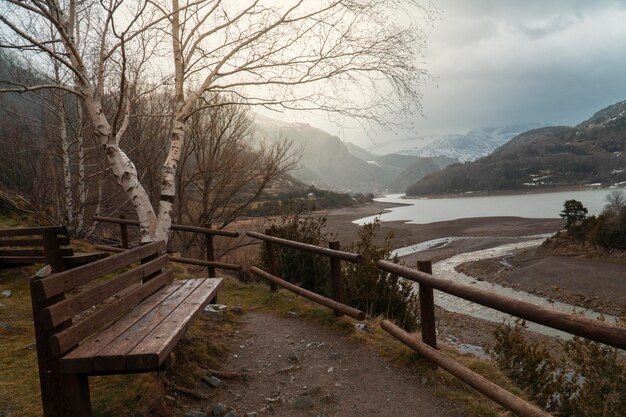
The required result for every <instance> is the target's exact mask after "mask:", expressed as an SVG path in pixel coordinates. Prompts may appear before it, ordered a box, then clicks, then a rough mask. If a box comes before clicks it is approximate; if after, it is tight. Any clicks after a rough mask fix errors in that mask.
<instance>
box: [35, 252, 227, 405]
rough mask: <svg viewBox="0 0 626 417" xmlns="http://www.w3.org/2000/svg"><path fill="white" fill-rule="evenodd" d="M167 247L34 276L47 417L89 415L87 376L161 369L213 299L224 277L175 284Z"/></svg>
mask: <svg viewBox="0 0 626 417" xmlns="http://www.w3.org/2000/svg"><path fill="white" fill-rule="evenodd" d="M165 246H166V245H165V243H164V242H162V241H160V242H154V243H150V244H147V245H143V246H139V247H137V248H135V249H131V250H128V251H125V252H123V253H119V254H116V255H113V256H111V257H109V258H107V259H102V260H99V261H96V262H93V263H90V264H87V265H83V266H80V267H78V268H75V269H72V270H68V271H64V272H55V273H50V271H49V268H48V269H47V270H46V268H44V269H42V270H41V271H39V272H38V273H37V274H36V276H35V277H33V279H32V280H31V297H32V304H33V317H34V320H35V333H36V340H37V354H38V360H39V375H40V383H41V393H42V402H43V409H44V416H46V417H60V416H68V417H69V416H72V417H82V416H91V404H90V399H89V383H88V376H90V375H109V374H124V373H137V372H152V371H157V370H159V369H162V365H163V364H164V361H165V360H166V358H167V357H168V355H169V354H170V353H171V352H172V349H173V348H174V346H175V345H176V343H177V342H178V340H179V339H180V338H181V337H182V335H183V334H184V332H185V330H186V329H187V328H188V326H189V325H190V323H191V321H192V320H193V318H194V317H196V316H197V314H198V313H199V312H201V311H202V309H203V308H204V307H205V305H206V304H208V303H209V302H210V301H211V300H212V299H213V298H215V297H216V295H217V291H218V289H219V288H220V287H221V285H222V280H221V279H220V278H202V279H189V280H183V281H178V280H177V281H174V280H173V278H172V275H173V274H172V271H171V270H164V268H166V267H167V266H168V263H169V256H168V255H167V254H163V251H164V250H165ZM116 271H118V273H117V275H113V274H112V273H113V272H116ZM112 400H114V399H112Z"/></svg>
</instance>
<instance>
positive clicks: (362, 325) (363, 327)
mask: <svg viewBox="0 0 626 417" xmlns="http://www.w3.org/2000/svg"><path fill="white" fill-rule="evenodd" d="M356 328H357V330H361V331H363V332H369V331H370V329H369V327H367V323H357V324H356Z"/></svg>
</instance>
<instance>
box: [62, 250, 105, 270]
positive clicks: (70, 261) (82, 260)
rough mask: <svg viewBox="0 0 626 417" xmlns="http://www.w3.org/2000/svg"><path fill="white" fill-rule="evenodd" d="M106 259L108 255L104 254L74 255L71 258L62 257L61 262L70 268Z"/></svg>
mask: <svg viewBox="0 0 626 417" xmlns="http://www.w3.org/2000/svg"><path fill="white" fill-rule="evenodd" d="M108 257H109V254H108V253H106V252H89V253H75V254H73V255H71V256H64V257H63V261H64V262H65V263H66V264H67V265H68V266H69V267H70V268H71V267H73V266H75V265H84V264H88V263H91V262H95V261H99V260H101V259H104V258H108Z"/></svg>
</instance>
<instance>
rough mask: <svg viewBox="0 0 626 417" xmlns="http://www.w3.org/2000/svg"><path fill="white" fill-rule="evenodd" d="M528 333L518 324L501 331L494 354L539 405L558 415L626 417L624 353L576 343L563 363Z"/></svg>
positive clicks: (567, 344)
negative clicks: (531, 338) (529, 336)
mask: <svg viewBox="0 0 626 417" xmlns="http://www.w3.org/2000/svg"><path fill="white" fill-rule="evenodd" d="M523 328H524V322H522V321H518V322H517V323H516V325H515V326H513V327H511V326H503V327H500V328H498V329H496V330H495V331H494V337H495V345H494V347H493V348H492V349H490V352H489V353H490V355H491V356H492V357H493V358H494V360H495V361H496V363H497V365H498V367H499V368H500V369H502V370H503V371H504V372H505V373H506V374H507V375H508V376H509V378H511V380H512V381H513V383H515V384H516V385H518V386H519V387H521V388H522V389H524V390H525V391H526V392H527V393H528V395H529V396H530V398H531V399H532V400H533V401H534V402H535V403H537V404H538V405H539V406H541V407H543V408H544V409H546V410H547V411H550V412H554V414H555V415H565V416H572V417H621V416H624V415H626V396H625V395H624V392H626V364H625V360H624V357H623V355H621V354H620V352H619V350H618V349H615V348H611V347H608V346H605V345H603V344H600V343H596V342H592V341H589V340H586V339H580V338H578V337H575V338H573V339H572V340H570V341H567V342H565V343H563V344H562V347H563V360H562V361H557V360H556V359H555V357H554V356H553V355H551V354H550V353H549V352H548V350H547V348H546V347H545V346H543V345H542V344H541V343H539V342H532V341H529V340H528V339H527V338H526V337H525V336H524V334H523Z"/></svg>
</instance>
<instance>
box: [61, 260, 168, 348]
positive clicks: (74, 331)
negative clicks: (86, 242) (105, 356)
mask: <svg viewBox="0 0 626 417" xmlns="http://www.w3.org/2000/svg"><path fill="white" fill-rule="evenodd" d="M105 260H106V259H105ZM90 265H92V264H90ZM172 275H173V274H172V271H171V270H170V271H166V272H164V273H162V274H160V275H158V276H156V277H154V278H153V279H151V280H150V281H148V282H147V283H145V284H143V285H140V286H138V287H136V288H133V290H131V291H130V292H128V293H127V294H126V295H124V296H123V297H120V298H119V299H118V300H116V301H114V302H112V303H110V304H107V305H106V306H104V307H102V308H100V309H98V310H97V311H96V312H95V313H93V314H90V315H89V316H87V317H86V318H84V319H83V320H81V321H79V322H78V323H76V324H73V325H72V326H70V327H68V328H67V329H64V330H62V331H60V332H58V333H56V334H54V335H53V336H52V337H51V338H50V349H51V351H52V354H53V355H54V356H56V357H58V356H61V355H63V354H64V353H66V352H67V351H68V350H70V349H71V348H73V347H74V346H76V345H77V344H78V343H79V342H80V341H82V340H84V339H86V338H87V337H89V336H91V335H92V334H93V333H95V332H96V331H97V330H99V329H100V328H102V327H104V326H105V325H106V324H108V323H110V322H111V321H113V320H115V319H116V318H118V317H119V316H121V315H122V314H124V313H126V312H127V311H129V310H132V308H133V307H135V305H136V304H138V303H139V302H140V301H142V300H143V299H144V298H146V297H148V296H150V295H151V294H153V293H154V292H156V291H157V290H158V289H159V288H161V287H162V286H164V285H166V284H169V283H170V282H171V281H172Z"/></svg>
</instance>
